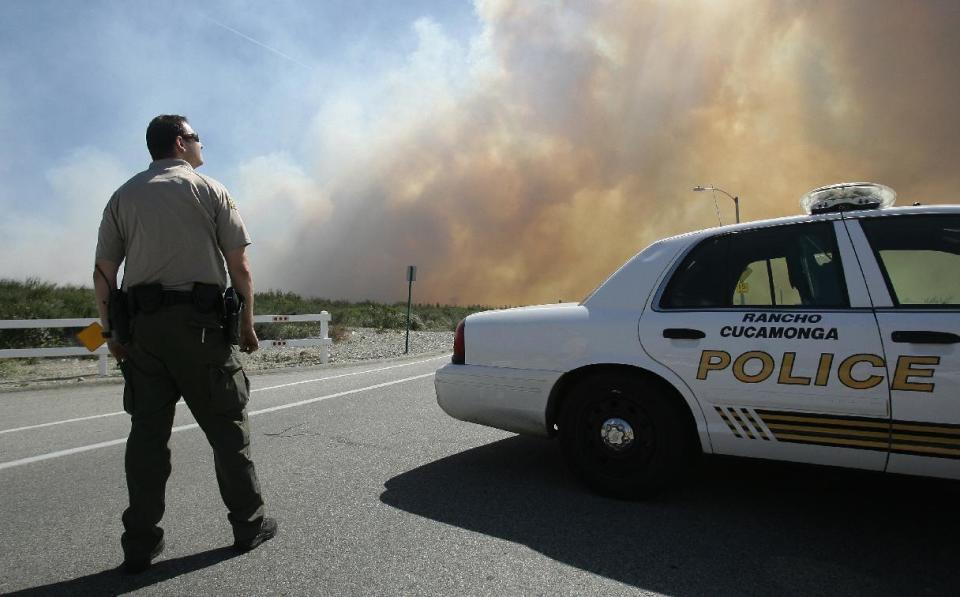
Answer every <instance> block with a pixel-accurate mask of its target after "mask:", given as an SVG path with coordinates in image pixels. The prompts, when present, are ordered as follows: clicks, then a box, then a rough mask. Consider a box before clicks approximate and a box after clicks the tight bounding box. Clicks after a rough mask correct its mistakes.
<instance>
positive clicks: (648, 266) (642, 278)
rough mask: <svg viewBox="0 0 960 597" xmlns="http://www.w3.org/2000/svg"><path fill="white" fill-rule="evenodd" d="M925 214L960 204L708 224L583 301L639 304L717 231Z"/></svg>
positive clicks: (665, 243)
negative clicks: (670, 268)
mask: <svg viewBox="0 0 960 597" xmlns="http://www.w3.org/2000/svg"><path fill="white" fill-rule="evenodd" d="M921 214H960V205H919V206H909V207H887V208H884V209H863V210H854V211H844V212H831V213H825V214H816V215H797V216H786V217H781V218H771V219H768V220H756V221H753V222H741V223H740V224H728V225H726V226H717V227H714V228H705V229H703V230H695V231H692V232H686V233H683V234H678V235H676V236H670V237H667V238H664V239H661V240H658V241H656V242H654V243H652V244H650V245H649V246H648V247H646V248H644V249H643V250H642V251H640V252H639V253H637V254H636V255H634V256H633V257H632V258H630V259H628V260H627V261H626V263H624V264H623V265H622V266H620V268H619V269H617V270H616V271H614V272H613V273H612V274H611V275H610V276H609V277H608V278H607V279H606V280H605V281H604V282H603V283H602V284H600V286H598V287H597V288H596V289H595V290H594V291H593V292H592V293H590V295H589V296H587V298H586V299H584V301H583V303H582V304H584V305H587V306H591V307H592V306H598V307H608V308H633V307H636V297H637V296H645V295H646V293H648V292H649V291H650V290H651V287H652V285H654V282H655V281H656V280H658V279H659V278H660V277H661V276H662V275H663V274H664V267H665V265H666V263H669V262H670V261H672V260H673V259H674V258H675V257H676V256H677V255H678V254H680V253H682V252H684V251H685V250H686V249H687V248H688V247H690V246H691V245H694V244H696V243H698V242H700V241H701V240H703V239H704V238H708V237H710V236H715V235H717V234H726V233H729V232H738V231H741V230H756V229H758V228H768V227H773V226H784V225H790V224H802V223H804V222H817V221H833V220H839V219H853V218H857V219H859V218H867V217H891V216H901V215H921Z"/></svg>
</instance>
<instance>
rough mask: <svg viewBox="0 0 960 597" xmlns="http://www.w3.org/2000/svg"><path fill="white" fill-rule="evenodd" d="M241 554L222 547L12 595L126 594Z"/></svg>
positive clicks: (65, 581)
mask: <svg viewBox="0 0 960 597" xmlns="http://www.w3.org/2000/svg"><path fill="white" fill-rule="evenodd" d="M239 555H241V554H240V553H238V552H237V551H236V550H235V549H233V547H219V548H217V549H211V550H209V551H204V552H200V553H196V554H193V555H189V556H184V557H182V558H173V559H170V560H160V561H157V562H155V563H154V564H153V566H151V567H150V568H148V569H147V570H146V571H145V572H142V573H140V574H125V573H124V572H123V571H122V570H121V569H120V568H119V567H117V568H111V569H109V570H104V571H103V572H97V573H96V574H88V575H87V576H81V577H80V578H74V579H72V580H64V581H60V582H56V583H51V584H49V585H43V586H40V587H32V588H30V589H23V590H21V591H15V592H13V593H9V595H18V596H19V595H122V594H125V593H129V592H131V591H136V590H138V589H142V588H144V587H149V586H150V585H154V584H157V583H160V582H163V581H165V580H170V579H171V578H176V577H178V576H180V575H183V574H188V573H190V572H194V571H196V570H200V569H202V568H206V567H208V566H214V565H216V564H219V563H220V562H223V561H224V560H229V559H230V558H234V557H237V556H239Z"/></svg>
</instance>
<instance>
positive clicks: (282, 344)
mask: <svg viewBox="0 0 960 597" xmlns="http://www.w3.org/2000/svg"><path fill="white" fill-rule="evenodd" d="M95 321H100V319H99V318H95V317H86V318H78V319H5V320H0V330H15V329H35V328H85V327H87V326H88V325H90V324H91V323H93V322H95ZM312 321H319V322H320V337H319V338H300V339H289V340H261V341H260V348H303V347H307V346H322V347H323V350H322V351H321V352H320V362H321V363H327V362H328V361H329V360H330V346H331V345H332V344H333V340H331V339H330V334H329V326H330V314H329V313H327V312H326V311H321V312H320V313H315V314H309V315H254V317H253V322H254V323H301V322H312ZM94 354H95V355H97V356H99V357H100V375H106V374H107V357H109V356H110V351H108V350H107V345H106V344H104V345H103V346H101V347H100V348H98V349H96V350H95V351H93V352H90V351H89V350H87V349H86V348H84V347H82V346H63V347H57V348H4V349H0V359H19V358H28V357H75V356H89V355H94Z"/></svg>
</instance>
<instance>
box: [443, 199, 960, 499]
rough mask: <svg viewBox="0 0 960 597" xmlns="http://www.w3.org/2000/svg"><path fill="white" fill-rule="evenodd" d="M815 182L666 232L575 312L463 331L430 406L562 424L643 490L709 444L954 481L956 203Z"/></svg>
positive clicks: (516, 317) (510, 424) (514, 314)
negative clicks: (734, 217) (704, 224)
mask: <svg viewBox="0 0 960 597" xmlns="http://www.w3.org/2000/svg"><path fill="white" fill-rule="evenodd" d="M893 199H894V193H893V191H892V190H890V189H889V188H887V187H884V186H882V185H875V184H870V183H846V184H841V185H833V186H831V187H823V188H821V189H817V190H815V191H812V192H811V193H809V194H807V195H806V196H805V197H804V199H803V200H802V201H801V203H802V204H803V205H804V207H805V209H806V210H807V211H808V213H810V214H811V215H805V216H799V217H789V218H779V219H774V220H767V221H761V222H751V223H747V224H738V225H733V226H724V227H721V228H715V229H710V230H702V231H699V232H694V233H691V234H684V235H681V236H676V237H673V238H668V239H664V240H661V241H658V242H656V243H654V244H652V245H650V246H649V247H647V248H646V249H644V250H643V251H641V252H640V253H639V254H637V255H636V256H635V257H633V258H632V259H631V260H629V261H628V262H627V263H626V264H625V265H623V266H622V267H621V268H620V269H619V270H618V271H617V272H616V273H614V274H613V275H612V276H611V277H610V278H609V279H608V280H607V281H606V282H604V283H603V284H602V285H601V286H600V287H599V288H598V289H597V290H596V291H594V292H593V294H591V295H590V296H589V297H588V298H587V299H586V300H584V301H583V302H582V303H580V304H561V305H544V306H536V307H525V308H519V309H507V310H499V311H488V312H484V313H478V314H474V315H471V316H469V317H467V318H466V319H465V320H464V321H463V322H461V324H460V326H459V328H458V330H457V335H456V340H455V345H454V357H453V362H452V363H451V364H448V365H445V366H444V367H442V368H441V369H439V370H438V371H437V375H436V391H437V401H438V403H439V404H440V406H441V408H443V410H444V411H446V412H447V413H448V414H450V415H451V416H453V417H455V418H457V419H461V420H463V421H470V422H474V423H480V424H483V425H489V426H492V427H498V428H500V429H505V430H508V431H514V432H517V433H525V434H534V435H550V436H552V435H559V438H560V441H561V444H562V448H563V452H564V454H565V456H566V458H567V460H568V463H569V465H570V466H571V468H572V469H573V470H574V471H575V472H576V473H578V475H579V476H580V477H581V478H583V479H584V480H585V481H586V482H587V483H588V484H589V485H591V486H592V487H593V488H595V489H597V490H599V491H601V492H603V493H607V494H611V495H618V496H624V497H637V496H642V495H644V494H646V493H649V492H650V491H651V490H655V489H657V488H659V487H661V486H663V485H664V484H665V483H667V482H669V481H670V480H671V478H672V477H673V476H674V475H676V474H677V473H678V472H680V471H682V470H683V468H684V464H685V463H686V462H687V461H688V458H689V457H691V456H692V455H695V454H696V453H698V451H703V452H705V453H710V454H729V455H736V456H747V457H757V458H769V459H779V460H789V461H797V462H809V463H818V464H826V465H836V466H845V467H854V468H861V469H872V470H878V471H889V472H893V473H906V474H914V475H928V476H934V477H946V478H954V479H957V478H960V206H958V205H952V206H927V207H904V208H891V207H889V206H890V205H891V204H892V203H893Z"/></svg>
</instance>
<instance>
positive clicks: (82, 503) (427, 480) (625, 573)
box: [0, 358, 960, 595]
mask: <svg viewBox="0 0 960 597" xmlns="http://www.w3.org/2000/svg"><path fill="white" fill-rule="evenodd" d="M443 362H444V359H443V358H434V359H430V360H424V359H423V358H417V359H408V360H397V361H390V362H380V363H375V364H373V363H367V364H363V365H351V366H347V367H323V368H315V369H306V370H297V371H286V372H282V373H273V374H261V375H257V376H255V377H252V382H253V387H254V394H253V397H252V398H251V401H250V405H249V410H250V412H251V426H252V436H253V440H252V441H253V454H254V459H255V461H256V463H257V467H258V471H259V475H260V479H261V482H262V485H263V488H264V493H265V496H266V499H267V507H268V510H269V512H270V514H271V515H274V516H276V517H277V518H278V519H279V520H280V534H279V535H278V536H277V538H276V539H274V540H272V541H270V542H268V543H266V544H264V545H263V546H261V547H260V548H258V549H256V550H254V551H252V552H250V553H248V554H244V555H237V554H235V553H234V552H233V551H232V550H230V549H229V545H230V543H231V540H232V537H231V534H230V528H229V525H228V523H227V520H226V512H225V510H224V508H223V505H222V503H221V501H220V497H219V493H218V491H217V486H216V481H215V479H214V474H213V462H212V456H211V453H210V450H209V447H208V445H207V443H206V440H205V438H204V436H203V434H202V433H201V432H200V431H199V430H198V429H196V428H195V427H193V426H192V419H191V417H190V415H189V412H188V411H187V409H186V408H183V407H182V406H181V407H180V408H178V411H179V412H178V415H177V420H176V422H175V425H176V426H178V429H179V430H178V431H177V432H176V433H174V435H173V437H172V439H171V448H172V450H173V466H174V468H173V474H172V476H171V478H170V482H169V484H168V487H167V514H166V517H165V519H164V522H163V526H164V528H165V529H166V533H167V549H166V551H165V552H164V553H163V555H162V556H161V558H160V559H159V560H158V561H157V563H156V564H155V565H154V566H153V567H152V568H151V569H150V570H149V571H148V572H146V573H144V574H142V575H139V576H133V577H130V576H124V575H122V574H120V572H119V571H118V570H117V566H118V565H119V563H120V560H121V558H122V555H121V552H120V547H119V537H120V533H121V530H122V529H121V525H120V520H119V515H120V512H121V511H122V510H123V508H124V507H125V501H126V489H125V485H124V478H123V450H124V446H123V439H124V437H125V436H126V433H127V431H128V429H129V419H128V417H126V416H125V415H123V413H122V412H119V411H120V396H121V386H120V385H90V386H75V387H65V388H58V389H45V390H42V391H39V390H38V391H29V392H11V393H5V394H0V592H2V593H8V592H13V593H15V594H24V595H41V594H44V595H45V594H64V595H67V594H70V595H73V594H92V595H111V594H121V593H142V594H163V595H197V594H208V595H260V594H271V595H272V594H303V595H307V594H309V595H419V594H425V595H599V594H603V595H627V594H645V593H655V594H669V595H727V594H730V595H733V594H736V595H904V594H909V595H947V594H956V590H957V586H958V585H960V566H958V562H960V541H958V540H957V531H958V529H960V513H958V504H960V499H958V498H960V490H958V485H957V484H956V483H948V482H936V481H926V480H920V479H911V478H898V477H885V476H883V475H877V474H865V473H856V472H850V471H841V470H833V469H818V468H812V467H798V466H785V465H780V464H769V463H757V462H748V461H736V460H717V459H710V460H707V461H706V462H705V463H704V464H703V465H702V466H701V467H700V469H699V470H698V471H696V472H695V474H694V475H693V476H692V478H691V480H690V481H689V482H688V483H687V484H686V485H685V486H683V487H680V488H677V489H675V490H673V491H670V492H668V493H666V494H664V495H662V496H660V497H659V498H657V499H656V500H653V501H648V502H639V503H631V502H621V501H615V500H608V499H604V498H600V497H597V496H595V495H592V494H590V493H588V492H586V491H585V490H583V489H582V488H581V487H580V486H579V485H578V484H577V483H576V482H575V481H574V480H573V479H572V478H571V477H570V476H569V475H568V474H567V473H566V471H565V469H564V468H563V465H562V463H561V461H560V454H559V450H558V447H557V445H556V444H555V442H552V441H549V440H540V439H535V438H524V437H518V436H515V435H513V434H510V433H505V432H501V431H497V430H494V429H487V428H484V427H480V426H477V425H471V424H467V423H461V422H459V421H455V420H453V419H451V418H449V417H447V416H446V415H445V414H444V413H443V412H442V411H441V410H440V409H439V408H438V407H437V405H436V399H435V395H434V391H433V371H434V370H435V369H436V368H437V367H438V366H439V365H440V364H442V363H443ZM64 421H67V422H64Z"/></svg>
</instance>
